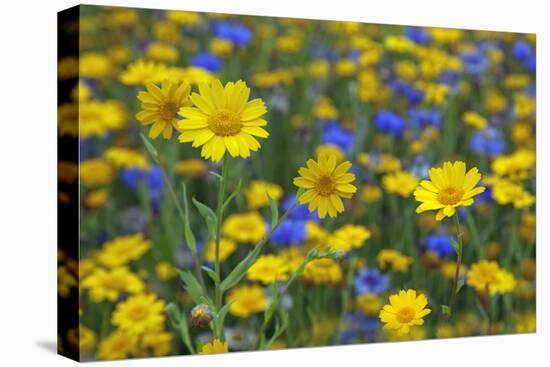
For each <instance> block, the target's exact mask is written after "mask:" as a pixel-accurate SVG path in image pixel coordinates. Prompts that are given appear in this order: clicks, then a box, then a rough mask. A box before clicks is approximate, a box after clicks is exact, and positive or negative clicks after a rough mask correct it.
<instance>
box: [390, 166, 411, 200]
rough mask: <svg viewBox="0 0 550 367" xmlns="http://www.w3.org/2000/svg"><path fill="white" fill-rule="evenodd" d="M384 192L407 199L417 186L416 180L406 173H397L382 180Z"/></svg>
mask: <svg viewBox="0 0 550 367" xmlns="http://www.w3.org/2000/svg"><path fill="white" fill-rule="evenodd" d="M382 186H383V187H384V190H386V192H388V193H390V194H397V195H400V196H402V197H404V198H408V197H409V196H410V195H411V193H412V192H413V191H414V189H415V188H416V187H417V186H418V178H416V176H414V175H412V174H410V173H409V172H406V171H397V172H394V173H390V174H388V175H385V176H384V177H383V178H382Z"/></svg>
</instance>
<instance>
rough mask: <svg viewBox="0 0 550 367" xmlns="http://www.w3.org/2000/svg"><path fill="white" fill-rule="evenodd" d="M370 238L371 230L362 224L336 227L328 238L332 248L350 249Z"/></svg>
mask: <svg viewBox="0 0 550 367" xmlns="http://www.w3.org/2000/svg"><path fill="white" fill-rule="evenodd" d="M369 238H371V232H370V231H369V230H368V229H367V228H366V227H365V226H362V225H355V224H346V225H344V226H342V227H340V228H338V229H337V230H336V231H334V233H333V234H332V236H330V237H329V239H328V246H329V247H330V248H331V249H333V250H341V251H350V250H352V249H354V248H360V247H362V246H363V244H364V243H365V241H366V240H368V239H369Z"/></svg>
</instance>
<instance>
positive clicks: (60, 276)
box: [57, 266, 78, 298]
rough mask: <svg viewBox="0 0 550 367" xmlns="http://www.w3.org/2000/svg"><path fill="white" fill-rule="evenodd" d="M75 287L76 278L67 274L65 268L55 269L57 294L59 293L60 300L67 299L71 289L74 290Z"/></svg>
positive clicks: (76, 283)
mask: <svg viewBox="0 0 550 367" xmlns="http://www.w3.org/2000/svg"><path fill="white" fill-rule="evenodd" d="M77 286H78V281H77V279H76V277H75V276H74V275H72V274H71V273H69V271H68V270H67V268H66V267H65V266H60V267H59V268H57V293H59V295H60V296H61V297H62V298H67V297H69V294H70V293H71V288H76V287H77Z"/></svg>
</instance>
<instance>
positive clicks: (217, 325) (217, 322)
mask: <svg viewBox="0 0 550 367" xmlns="http://www.w3.org/2000/svg"><path fill="white" fill-rule="evenodd" d="M232 303H233V302H230V303H227V304H225V305H224V306H223V307H222V308H221V309H220V311H219V312H218V314H217V315H216V318H215V319H214V331H215V334H216V335H218V336H219V337H221V335H219V334H220V333H221V330H222V327H223V323H224V321H225V317H226V316H227V312H228V311H229V307H231V304H232Z"/></svg>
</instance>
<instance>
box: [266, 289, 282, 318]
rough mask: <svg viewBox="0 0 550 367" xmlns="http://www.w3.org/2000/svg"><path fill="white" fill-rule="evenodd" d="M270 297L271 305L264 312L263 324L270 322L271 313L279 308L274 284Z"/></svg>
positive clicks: (277, 290) (277, 292)
mask: <svg viewBox="0 0 550 367" xmlns="http://www.w3.org/2000/svg"><path fill="white" fill-rule="evenodd" d="M271 297H272V298H271V304H270V305H269V307H268V308H267V309H266V310H265V312H264V324H267V323H268V322H269V321H270V320H271V317H272V316H273V313H274V312H275V311H276V310H277V308H278V307H279V287H278V286H277V283H276V282H274V283H273V285H272V286H271Z"/></svg>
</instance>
